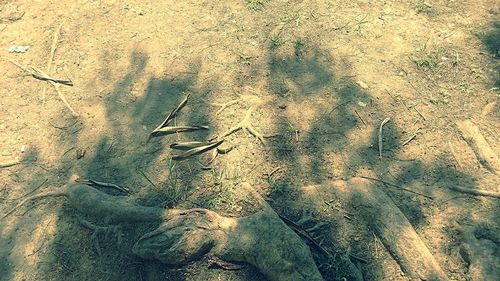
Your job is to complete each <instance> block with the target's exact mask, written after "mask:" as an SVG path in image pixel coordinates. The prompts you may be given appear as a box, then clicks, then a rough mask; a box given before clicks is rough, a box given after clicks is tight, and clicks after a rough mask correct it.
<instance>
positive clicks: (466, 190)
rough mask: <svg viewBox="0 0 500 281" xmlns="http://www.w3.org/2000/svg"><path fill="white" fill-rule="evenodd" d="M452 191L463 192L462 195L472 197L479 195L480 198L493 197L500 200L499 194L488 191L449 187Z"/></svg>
mask: <svg viewBox="0 0 500 281" xmlns="http://www.w3.org/2000/svg"><path fill="white" fill-rule="evenodd" d="M449 188H450V189H452V190H455V191H459V192H463V193H468V194H472V195H480V196H488V197H493V198H500V193H499V192H495V191H488V190H480V189H472V188H466V187H461V186H451V187H449Z"/></svg>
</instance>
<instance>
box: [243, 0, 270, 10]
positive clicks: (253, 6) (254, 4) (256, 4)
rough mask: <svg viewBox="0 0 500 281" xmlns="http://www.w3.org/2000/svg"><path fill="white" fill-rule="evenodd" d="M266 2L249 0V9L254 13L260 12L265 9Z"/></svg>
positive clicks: (263, 0)
mask: <svg viewBox="0 0 500 281" xmlns="http://www.w3.org/2000/svg"><path fill="white" fill-rule="evenodd" d="M265 2H266V0H247V5H248V8H249V9H250V10H252V11H260V10H262V8H264V3H265Z"/></svg>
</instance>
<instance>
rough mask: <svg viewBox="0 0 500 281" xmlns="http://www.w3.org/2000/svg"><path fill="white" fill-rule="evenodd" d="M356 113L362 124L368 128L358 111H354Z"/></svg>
mask: <svg viewBox="0 0 500 281" xmlns="http://www.w3.org/2000/svg"><path fill="white" fill-rule="evenodd" d="M354 112H355V113H356V115H357V116H358V118H359V120H361V123H363V125H365V126H366V123H365V121H363V118H361V115H359V113H358V111H356V110H354Z"/></svg>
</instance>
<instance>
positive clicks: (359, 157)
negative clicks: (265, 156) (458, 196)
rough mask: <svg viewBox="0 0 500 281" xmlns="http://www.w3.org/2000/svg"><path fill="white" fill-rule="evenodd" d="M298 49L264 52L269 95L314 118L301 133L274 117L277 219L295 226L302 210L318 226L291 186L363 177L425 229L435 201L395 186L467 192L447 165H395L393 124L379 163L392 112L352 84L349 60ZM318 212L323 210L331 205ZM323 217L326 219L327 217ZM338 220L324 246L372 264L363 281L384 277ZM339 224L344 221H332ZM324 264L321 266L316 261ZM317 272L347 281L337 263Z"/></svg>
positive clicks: (470, 179)
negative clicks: (290, 220) (284, 218)
mask: <svg viewBox="0 0 500 281" xmlns="http://www.w3.org/2000/svg"><path fill="white" fill-rule="evenodd" d="M301 47H302V49H301V52H300V53H298V52H297V46H295V51H289V52H288V54H287V53H286V52H285V54H284V55H283V54H278V53H277V50H276V48H272V47H270V48H269V54H268V58H269V60H268V69H269V72H270V75H269V79H270V82H269V92H271V93H272V94H274V95H276V97H277V98H280V99H283V98H284V99H287V100H288V101H289V102H291V101H308V102H309V103H303V104H305V105H306V106H301V107H300V109H299V110H300V111H302V110H303V111H304V112H307V111H308V110H313V111H314V116H315V118H314V119H313V121H312V122H311V123H310V124H309V127H308V129H306V130H305V131H300V132H299V131H298V130H297V129H296V127H297V126H295V125H294V122H296V120H294V119H293V118H292V119H290V117H289V116H290V114H288V115H287V114H286V113H283V114H280V116H279V117H278V118H277V124H276V127H277V131H278V132H280V135H279V136H278V137H277V138H275V139H274V140H273V141H272V143H271V148H270V150H271V154H272V158H273V159H272V161H275V162H276V163H278V164H276V165H279V166H280V167H282V168H283V167H285V170H287V171H288V172H285V173H284V174H283V175H282V176H280V177H278V178H275V179H269V186H270V187H269V188H270V192H271V195H270V197H271V199H272V202H273V207H275V208H276V209H277V210H278V212H279V213H281V214H285V215H286V216H289V217H291V218H294V219H295V220H298V219H300V218H301V215H302V214H303V212H304V210H306V211H312V212H313V213H316V216H317V218H318V219H319V220H321V219H322V217H321V216H322V215H321V212H322V211H321V210H312V209H311V206H310V205H309V206H305V205H304V204H302V203H301V202H300V198H301V196H302V195H301V194H300V193H301V191H300V189H296V188H295V187H296V186H303V185H304V184H306V185H307V184H321V183H326V182H328V181H329V180H333V179H349V178H351V177H353V176H363V175H365V176H366V175H368V176H371V177H372V178H376V179H379V180H383V181H385V182H389V183H391V184H392V185H387V184H381V183H380V182H376V181H374V182H373V184H374V185H378V186H380V188H381V189H383V190H385V191H386V192H387V194H388V195H389V197H391V198H392V199H393V201H394V203H395V205H396V206H398V208H400V210H401V211H402V212H403V213H404V214H405V216H406V217H407V218H408V220H409V221H410V223H411V224H412V225H413V227H414V228H417V229H418V228H419V227H422V226H425V225H426V224H427V223H428V222H427V220H426V215H425V211H424V210H423V208H426V206H429V205H433V204H437V202H432V201H431V200H429V199H428V198H425V197H422V196H420V195H416V194H414V193H409V192H405V191H403V190H401V189H399V188H398V187H396V186H399V187H408V186H410V187H408V188H410V189H412V190H413V191H415V192H418V193H422V194H426V195H428V196H434V194H436V193H439V191H438V190H435V187H434V185H432V186H431V185H425V184H423V182H428V181H431V182H435V183H437V182H439V183H441V184H442V185H443V186H447V185H450V186H451V185H455V184H458V183H459V182H460V183H462V184H463V183H464V182H467V183H468V186H474V187H475V186H476V178H475V177H474V176H473V175H470V174H468V173H466V172H464V171H457V170H456V169H454V168H452V167H449V162H448V161H444V160H442V159H441V160H440V159H436V160H435V162H434V163H433V164H430V165H429V164H426V163H424V162H423V161H420V160H418V159H400V154H401V153H400V152H401V150H402V149H403V147H402V145H401V144H402V142H403V141H404V139H402V138H403V136H402V135H401V133H399V132H401V129H400V128H398V123H397V120H396V121H395V122H394V121H392V122H389V123H387V124H386V125H385V126H384V129H383V157H382V158H380V157H379V151H378V128H379V126H380V122H381V121H382V120H383V119H384V118H386V117H388V116H391V113H390V111H387V110H388V109H387V108H386V107H382V104H378V102H377V101H376V99H375V98H373V97H372V96H371V95H370V90H369V89H362V88H360V87H359V86H358V84H357V83H356V81H354V80H353V79H352V77H354V75H353V73H352V70H351V69H350V66H349V62H347V61H345V60H344V59H343V58H333V57H331V56H330V55H329V54H328V52H327V51H325V50H321V49H319V48H317V47H315V46H314V44H313V43H312V42H307V41H306V42H305V46H304V45H302V46H301ZM290 85H291V86H290ZM325 101H327V102H325ZM360 104H363V106H360ZM365 105H368V106H365ZM307 107H309V108H307ZM384 110H386V112H387V113H384ZM299 115H300V114H299ZM361 116H364V118H363V119H362V118H361ZM391 117H393V116H391ZM365 136H369V138H366V137H365ZM444 154H446V153H444ZM424 178H425V180H424ZM325 203H326V200H325ZM329 203H332V202H329ZM334 203H335V202H334ZM344 203H345V205H344V204H343V205H344V206H349V205H355V203H356V202H344ZM323 207H325V208H328V207H329V205H327V204H325V205H324V206H323ZM320 209H323V208H320ZM323 219H324V220H326V221H330V222H331V221H332V219H331V218H327V217H323ZM336 220H337V222H334V223H330V225H331V226H330V227H329V228H328V231H327V232H328V233H329V234H328V235H327V236H328V237H329V238H330V239H329V241H326V243H327V245H328V246H329V247H330V248H331V249H332V252H337V251H339V252H350V253H352V254H355V255H358V256H363V257H364V258H366V259H367V260H369V262H370V265H367V267H365V268H364V273H365V274H367V272H366V271H369V275H368V276H365V277H366V278H367V279H369V280H377V279H380V278H382V277H383V276H382V275H380V274H381V273H380V272H381V269H382V268H383V267H384V264H382V262H381V260H380V259H377V258H376V257H375V256H373V250H371V249H370V248H369V247H368V246H369V245H370V241H369V239H365V240H361V241H356V242H353V240H352V236H353V235H354V233H355V229H354V228H352V227H348V229H349V230H348V231H350V234H349V235H347V236H346V234H345V229H343V230H341V229H340V227H339V229H336V226H340V225H344V226H345V225H348V224H349V223H348V222H347V221H346V220H345V218H343V217H342V216H341V215H340V216H339V217H338V218H337V219H336ZM339 220H340V221H342V220H344V221H343V222H341V223H338V221H339ZM336 224H337V225H336ZM428 246H429V245H428ZM322 262H324V260H323V261H319V263H322ZM337 262H339V261H338V260H337ZM353 262H355V261H353ZM339 264H340V263H339ZM344 266H346V265H345V264H344ZM322 270H323V271H322V273H323V275H324V277H325V278H326V279H327V280H341V279H342V278H343V277H346V276H344V275H343V274H346V272H348V269H347V268H345V267H344V268H343V267H342V265H337V266H333V267H332V266H330V267H326V268H325V267H323V268H322Z"/></svg>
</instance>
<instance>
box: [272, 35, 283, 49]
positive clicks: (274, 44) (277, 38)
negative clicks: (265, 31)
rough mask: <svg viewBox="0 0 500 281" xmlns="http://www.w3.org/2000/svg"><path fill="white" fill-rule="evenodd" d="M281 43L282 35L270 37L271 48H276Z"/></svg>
mask: <svg viewBox="0 0 500 281" xmlns="http://www.w3.org/2000/svg"><path fill="white" fill-rule="evenodd" d="M283 43H285V40H284V39H283V37H281V36H279V35H276V36H273V37H271V47H272V48H273V49H277V48H279V47H281V45H283Z"/></svg>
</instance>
